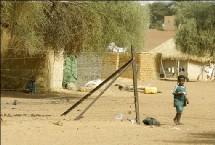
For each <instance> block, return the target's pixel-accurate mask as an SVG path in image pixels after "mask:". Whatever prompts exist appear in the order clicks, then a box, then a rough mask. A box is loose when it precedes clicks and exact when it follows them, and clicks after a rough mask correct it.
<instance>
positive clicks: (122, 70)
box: [74, 61, 133, 120]
mask: <svg viewBox="0 0 215 145" xmlns="http://www.w3.org/2000/svg"><path fill="white" fill-rule="evenodd" d="M129 62H130V63H128V64H127V66H126V67H124V68H122V69H120V72H119V74H117V75H116V76H114V78H113V79H112V80H111V82H110V83H109V84H108V85H107V86H106V87H105V89H104V90H103V91H102V92H101V93H100V94H99V95H98V96H97V97H96V98H95V99H93V101H92V102H91V103H90V104H89V105H88V106H87V107H86V108H85V109H84V110H83V111H82V112H81V113H80V114H79V115H78V116H77V117H76V118H75V119H74V120H79V119H80V118H81V117H82V116H83V114H84V113H85V112H86V111H87V110H88V109H89V108H90V107H91V106H92V105H93V104H94V103H95V102H96V101H97V100H98V99H99V98H100V97H101V95H102V94H103V93H104V92H105V91H106V90H107V89H108V88H109V87H110V86H111V85H112V84H113V83H114V82H115V81H116V80H117V78H118V77H119V76H120V75H121V74H122V73H123V72H124V71H125V70H126V69H127V68H128V67H129V66H130V65H131V64H132V62H133V61H129Z"/></svg>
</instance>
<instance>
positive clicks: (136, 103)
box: [131, 46, 140, 124]
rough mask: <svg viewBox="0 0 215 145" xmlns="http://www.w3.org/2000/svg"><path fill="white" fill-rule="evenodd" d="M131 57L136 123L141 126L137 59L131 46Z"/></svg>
mask: <svg viewBox="0 0 215 145" xmlns="http://www.w3.org/2000/svg"><path fill="white" fill-rule="evenodd" d="M131 56H132V60H133V62H132V70H133V86H134V103H135V112H136V122H137V124H140V115H139V100H138V91H137V70H136V58H135V50H134V49H133V47H132V46H131Z"/></svg>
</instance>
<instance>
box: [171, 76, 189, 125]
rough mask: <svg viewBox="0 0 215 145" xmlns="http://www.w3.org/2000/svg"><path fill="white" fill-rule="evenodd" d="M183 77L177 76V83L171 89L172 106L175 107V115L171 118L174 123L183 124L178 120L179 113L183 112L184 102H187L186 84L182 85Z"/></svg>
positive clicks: (179, 117)
mask: <svg viewBox="0 0 215 145" xmlns="http://www.w3.org/2000/svg"><path fill="white" fill-rule="evenodd" d="M184 82H185V77H184V76H183V75H181V76H179V77H178V84H177V86H176V87H175V88H174V89H173V91H172V94H173V95H174V107H176V115H175V118H174V119H173V120H174V122H175V124H176V125H183V124H182V123H181V122H180V119H181V114H182V112H183V108H184V106H186V104H189V101H188V99H187V97H186V96H187V90H186V86H184Z"/></svg>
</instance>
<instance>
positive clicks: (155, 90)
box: [144, 87, 158, 94]
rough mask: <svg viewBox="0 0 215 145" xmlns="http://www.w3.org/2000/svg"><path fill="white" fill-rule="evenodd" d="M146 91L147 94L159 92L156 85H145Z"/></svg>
mask: <svg viewBox="0 0 215 145" xmlns="http://www.w3.org/2000/svg"><path fill="white" fill-rule="evenodd" d="M144 93H145V94H157V93H158V88H156V87H145V89H144Z"/></svg>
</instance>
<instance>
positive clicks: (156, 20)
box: [149, 2, 175, 29]
mask: <svg viewBox="0 0 215 145" xmlns="http://www.w3.org/2000/svg"><path fill="white" fill-rule="evenodd" d="M174 4H175V2H170V3H167V2H154V3H152V4H149V8H150V12H151V16H150V28H151V29H161V28H162V24H163V23H164V16H172V15H173V14H174V9H173V8H174Z"/></svg>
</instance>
